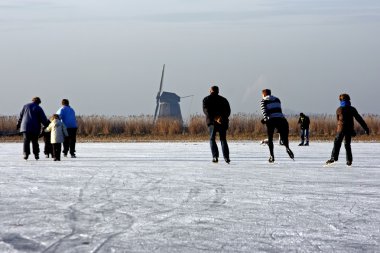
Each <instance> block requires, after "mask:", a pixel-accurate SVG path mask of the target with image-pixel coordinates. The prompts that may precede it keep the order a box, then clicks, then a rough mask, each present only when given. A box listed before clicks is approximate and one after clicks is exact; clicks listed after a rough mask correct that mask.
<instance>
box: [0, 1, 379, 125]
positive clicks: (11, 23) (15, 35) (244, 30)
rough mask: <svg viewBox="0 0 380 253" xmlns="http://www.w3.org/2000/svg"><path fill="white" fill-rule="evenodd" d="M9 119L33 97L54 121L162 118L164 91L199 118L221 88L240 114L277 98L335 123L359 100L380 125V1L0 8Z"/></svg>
mask: <svg viewBox="0 0 380 253" xmlns="http://www.w3.org/2000/svg"><path fill="white" fill-rule="evenodd" d="M0 34H1V35H0V36H1V38H0V85H1V92H0V100H1V106H0V115H15V114H18V113H19V112H20V110H21V108H22V106H23V105H24V104H26V103H28V102H30V101H31V99H32V97H34V96H39V97H41V99H42V104H41V106H42V107H43V108H44V110H45V112H46V114H47V115H48V116H49V115H51V114H52V113H54V112H55V111H56V110H57V109H58V108H59V106H60V101H61V99H62V98H68V99H69V100H70V103H71V105H72V106H73V108H74V109H75V110H76V112H77V114H78V115H94V114H95V115H122V116H128V115H140V114H150V115H152V114H154V109H155V102H156V101H155V96H156V93H157V91H158V87H159V82H160V78H161V71H162V66H163V64H166V71H165V78H164V87H163V90H165V91H170V92H175V93H177V94H178V95H179V96H187V95H194V96H193V97H191V98H185V99H183V100H182V101H181V109H182V114H183V116H184V117H185V118H186V117H188V116H189V115H190V114H195V113H201V112H202V110H201V109H202V108H201V103H202V99H203V97H204V96H206V95H208V89H209V87H210V86H211V85H218V86H219V88H220V94H221V95H222V96H225V97H226V98H227V99H228V100H229V101H230V104H231V108H232V112H233V113H257V112H259V101H260V99H261V94H260V91H261V90H262V89H263V88H270V89H272V93H273V95H275V96H278V97H279V98H280V99H281V101H282V104H283V107H284V108H286V109H287V110H291V111H293V112H296V113H298V112H301V111H302V112H307V113H329V114H330V113H331V114H332V113H335V110H336V108H337V107H338V106H339V103H338V95H339V94H340V93H343V92H345V93H349V94H350V96H351V99H352V104H353V105H354V106H355V107H356V108H357V109H358V110H359V112H360V113H376V114H380V104H379V102H378V97H379V93H380V85H379V81H380V1H379V0H186V1H185V0H135V1H129V0H91V1H90V0H0Z"/></svg>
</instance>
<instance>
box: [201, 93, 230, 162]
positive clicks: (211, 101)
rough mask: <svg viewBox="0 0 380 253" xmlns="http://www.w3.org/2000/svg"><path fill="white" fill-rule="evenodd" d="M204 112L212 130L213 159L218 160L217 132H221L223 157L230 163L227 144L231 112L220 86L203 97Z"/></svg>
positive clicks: (210, 130)
mask: <svg viewBox="0 0 380 253" xmlns="http://www.w3.org/2000/svg"><path fill="white" fill-rule="evenodd" d="M203 112H204V114H205V115H206V123H207V126H208V129H209V132H210V146H211V153H212V157H213V159H212V161H213V162H214V163H217V162H218V158H219V150H218V146H217V145H216V141H215V137H216V133H219V138H220V142H221V145H222V152H223V157H224V160H225V161H226V163H230V151H229V148H228V144H227V129H228V122H229V119H228V117H229V116H230V114H231V108H230V104H229V103H228V100H227V99H226V98H224V97H222V96H220V95H219V88H218V86H212V87H211V88H210V95H209V96H207V97H205V98H204V99H203Z"/></svg>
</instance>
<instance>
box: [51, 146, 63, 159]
mask: <svg viewBox="0 0 380 253" xmlns="http://www.w3.org/2000/svg"><path fill="white" fill-rule="evenodd" d="M51 145H52V146H53V157H54V160H57V161H60V160H61V150H62V144H61V143H52V144H51Z"/></svg>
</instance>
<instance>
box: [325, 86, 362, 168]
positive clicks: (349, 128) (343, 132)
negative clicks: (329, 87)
mask: <svg viewBox="0 0 380 253" xmlns="http://www.w3.org/2000/svg"><path fill="white" fill-rule="evenodd" d="M339 101H340V106H339V107H338V109H337V110H336V119H337V122H338V124H337V134H336V136H335V140H334V147H333V150H332V152H331V158H330V159H329V160H327V161H326V164H332V163H334V162H336V161H338V158H339V151H340V147H341V145H342V141H343V139H344V147H345V148H346V164H347V165H348V166H351V164H352V150H351V138H352V137H354V136H356V132H355V130H354V118H355V119H356V121H357V122H359V124H360V125H361V127H362V128H363V129H364V131H365V132H366V134H367V135H369V128H368V126H367V124H366V123H365V121H364V119H363V118H362V117H361V116H360V114H359V113H358V111H357V110H356V108H355V107H353V106H351V98H350V96H349V95H348V94H345V93H344V94H340V95H339Z"/></svg>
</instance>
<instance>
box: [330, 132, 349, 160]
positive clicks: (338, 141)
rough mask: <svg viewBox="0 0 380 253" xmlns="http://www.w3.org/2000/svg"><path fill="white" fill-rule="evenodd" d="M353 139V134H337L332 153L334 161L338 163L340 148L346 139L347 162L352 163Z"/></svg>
mask: <svg viewBox="0 0 380 253" xmlns="http://www.w3.org/2000/svg"><path fill="white" fill-rule="evenodd" d="M351 138H352V137H351V133H344V132H339V133H337V135H336V136H335V140H334V147H333V150H332V152H331V158H332V159H334V161H338V158H339V151H340V147H341V146H342V141H343V139H344V147H345V148H346V161H347V162H352V150H351Z"/></svg>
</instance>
